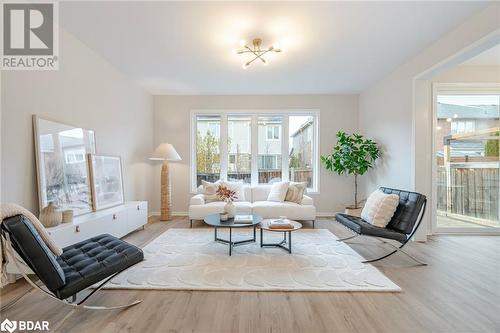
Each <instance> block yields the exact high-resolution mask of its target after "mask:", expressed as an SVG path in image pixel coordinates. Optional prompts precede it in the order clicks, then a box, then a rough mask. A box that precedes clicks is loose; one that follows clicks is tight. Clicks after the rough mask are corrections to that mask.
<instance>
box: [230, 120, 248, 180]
mask: <svg viewBox="0 0 500 333" xmlns="http://www.w3.org/2000/svg"><path fill="white" fill-rule="evenodd" d="M227 124H228V128H229V130H228V138H227V150H228V159H227V160H228V164H227V179H228V180H229V181H243V182H244V183H250V180H251V174H252V172H251V165H252V149H251V147H252V140H251V137H252V134H251V127H252V118H251V117H250V116H229V117H228V118H227Z"/></svg>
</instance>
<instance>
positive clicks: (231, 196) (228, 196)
mask: <svg viewBox="0 0 500 333" xmlns="http://www.w3.org/2000/svg"><path fill="white" fill-rule="evenodd" d="M216 193H217V196H218V197H219V198H220V199H221V200H224V201H225V202H232V201H234V200H236V199H238V197H237V196H236V191H233V190H231V189H230V188H229V187H227V186H224V185H219V187H217V192H216Z"/></svg>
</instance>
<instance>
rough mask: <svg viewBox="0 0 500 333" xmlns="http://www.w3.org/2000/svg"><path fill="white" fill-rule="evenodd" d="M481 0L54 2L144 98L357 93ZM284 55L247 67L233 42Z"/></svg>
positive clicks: (73, 29) (65, 22)
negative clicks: (275, 48)
mask: <svg viewBox="0 0 500 333" xmlns="http://www.w3.org/2000/svg"><path fill="white" fill-rule="evenodd" d="M485 5H487V3H484V2H314V3H312V2H308V3H307V2H224V3H222V2H197V3H194V2H114V1H112V2H62V3H61V4H60V23H61V25H62V27H63V29H65V30H66V31H68V32H70V33H72V34H73V35H75V36H76V37H77V38H78V39H80V40H81V41H82V42H84V43H85V44H86V45H88V46H89V47H90V48H91V49H93V50H94V51H96V52H97V53H99V54H100V55H101V56H103V57H104V58H105V59H107V60H108V61H109V62H110V63H112V64H113V65H114V66H115V67H117V68H118V69H119V70H121V71H122V72H123V73H125V74H126V75H127V76H129V77H130V78H131V79H133V80H135V81H136V82H138V83H139V84H140V85H142V86H143V87H144V88H145V89H146V90H148V91H149V92H151V93H153V94H213V95H222V94H329V93H357V92H360V91H362V90H363V89H365V88H366V87H368V86H369V85H370V84H372V83H373V82H375V81H376V80H378V79H380V78H382V77H383V76H385V75H387V74H388V73H389V72H390V71H392V70H394V69H395V68H396V67H397V66H398V65H400V64H402V63H404V62H405V61H406V60H409V59H410V58H411V57H412V56H414V55H416V54H417V53H418V52H419V51H421V50H422V49H423V48H425V47H426V46H428V45H429V44H430V43H432V42H433V41H435V40H436V39H438V38H439V37H440V36H441V35H443V34H444V33H446V32H447V31H450V30H452V29H453V28H454V27H455V26H457V25H459V24H460V23H461V22H462V21H464V20H465V19H466V17H468V16H469V15H472V14H473V13H474V12H476V11H478V10H480V9H481V8H483V7H484V6H485ZM254 37H261V38H262V39H263V44H264V46H267V45H270V44H272V43H274V42H276V41H279V43H280V46H281V47H282V48H284V50H285V52H284V53H283V54H275V55H273V57H272V58H270V59H269V62H270V64H269V65H268V66H262V65H261V64H260V63H257V64H255V65H252V66H250V67H249V68H248V69H246V70H245V69H243V68H242V67H241V65H242V63H243V62H244V59H242V58H241V56H239V55H236V54H234V53H233V52H232V50H233V49H235V48H238V42H239V40H240V39H245V40H247V41H250V40H251V39H252V38H254Z"/></svg>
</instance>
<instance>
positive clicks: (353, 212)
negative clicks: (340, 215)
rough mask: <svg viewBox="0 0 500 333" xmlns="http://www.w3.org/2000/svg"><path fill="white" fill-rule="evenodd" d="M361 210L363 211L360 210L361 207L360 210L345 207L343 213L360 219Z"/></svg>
mask: <svg viewBox="0 0 500 333" xmlns="http://www.w3.org/2000/svg"><path fill="white" fill-rule="evenodd" d="M362 210H363V208H361V207H360V208H354V207H346V208H345V211H344V213H345V214H347V215H352V216H357V217H360V216H361V211H362Z"/></svg>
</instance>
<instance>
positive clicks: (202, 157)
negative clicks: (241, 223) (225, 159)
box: [193, 116, 220, 186]
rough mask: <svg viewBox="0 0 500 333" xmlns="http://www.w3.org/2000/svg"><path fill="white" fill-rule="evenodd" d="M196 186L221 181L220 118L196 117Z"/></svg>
mask: <svg viewBox="0 0 500 333" xmlns="http://www.w3.org/2000/svg"><path fill="white" fill-rule="evenodd" d="M194 141H195V143H196V147H193V148H194V149H193V151H195V152H196V186H200V185H201V181H202V180H206V181H209V182H214V181H216V180H218V179H220V116H197V117H196V138H195V140H194Z"/></svg>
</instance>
